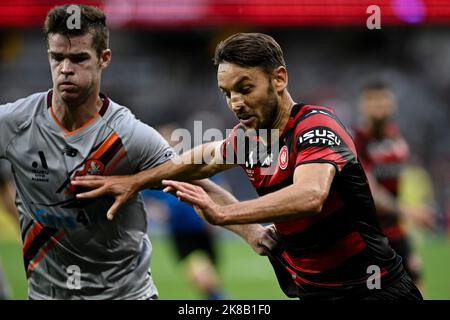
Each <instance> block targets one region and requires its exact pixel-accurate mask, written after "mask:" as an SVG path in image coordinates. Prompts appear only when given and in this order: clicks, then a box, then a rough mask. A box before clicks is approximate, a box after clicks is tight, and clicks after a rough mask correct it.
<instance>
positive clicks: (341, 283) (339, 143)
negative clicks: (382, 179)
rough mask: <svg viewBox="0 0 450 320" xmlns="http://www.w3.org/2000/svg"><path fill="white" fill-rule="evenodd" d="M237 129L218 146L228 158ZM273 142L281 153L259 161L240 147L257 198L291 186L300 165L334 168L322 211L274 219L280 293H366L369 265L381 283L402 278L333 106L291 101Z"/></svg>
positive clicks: (398, 261) (398, 260) (274, 254)
mask: <svg viewBox="0 0 450 320" xmlns="http://www.w3.org/2000/svg"><path fill="white" fill-rule="evenodd" d="M240 128H241V127H240V125H237V126H236V127H235V128H234V129H233V131H232V132H231V134H230V135H229V136H228V138H227V139H226V140H225V142H224V144H223V145H222V153H223V156H224V157H225V158H226V157H227V154H228V155H229V154H230V153H231V152H233V153H234V154H235V155H234V156H235V159H236V158H238V157H239V154H236V151H237V150H238V149H239V146H238V139H237V138H236V137H237V134H236V133H237V132H238V130H239V129H240ZM260 142H261V143H263V142H262V141H260ZM278 147H279V153H278V159H272V157H271V154H273V152H271V150H270V148H268V155H263V156H262V158H259V159H258V158H257V159H253V158H252V155H254V154H256V153H257V152H255V150H252V148H245V162H243V164H242V165H241V167H243V169H244V170H245V171H246V173H247V175H248V177H249V178H250V180H251V182H252V184H253V186H254V187H255V188H256V190H257V192H258V194H259V195H260V196H262V195H265V194H267V193H271V192H275V191H277V190H280V189H282V188H284V187H286V186H288V185H291V184H292V183H293V175H294V171H295V169H296V168H297V166H300V165H303V164H307V163H330V164H332V165H333V166H334V167H335V168H336V175H335V177H334V180H333V182H332V185H331V189H330V192H329V196H328V198H327V200H326V202H325V203H324V205H323V209H322V212H320V213H319V214H317V215H314V216H309V217H304V218H297V219H291V220H287V221H283V222H277V223H275V226H276V228H277V230H278V233H279V235H280V245H279V247H278V248H277V249H276V250H274V251H273V252H272V253H271V255H270V260H271V262H272V265H273V267H274V269H275V272H276V274H277V277H278V280H279V283H280V286H281V288H282V289H283V291H284V292H285V293H286V294H287V295H288V296H298V297H303V298H305V297H336V296H340V295H345V296H347V295H349V294H351V295H353V294H359V292H363V291H364V292H367V291H368V290H369V289H368V286H367V281H368V279H369V278H370V276H371V275H372V274H371V273H370V272H368V270H370V268H371V266H375V268H377V267H378V268H379V271H380V272H379V277H380V281H381V285H382V286H383V285H388V284H390V283H391V282H392V281H394V280H395V279H397V278H398V277H400V275H402V274H403V271H402V270H403V269H402V267H401V258H399V257H398V255H397V254H396V253H395V252H394V251H393V250H392V249H391V247H390V246H389V245H388V241H387V239H386V237H385V236H384V235H383V234H382V233H381V231H380V227H379V225H378V221H377V217H376V211H375V205H374V202H373V198H372V195H371V192H370V188H369V185H368V181H367V178H366V175H365V173H364V170H363V168H362V165H361V164H360V162H359V161H358V158H357V152H356V148H355V145H354V143H353V141H352V138H351V136H350V134H349V133H348V132H347V130H346V128H345V127H344V125H343V124H342V123H341V122H340V121H339V120H338V118H337V117H336V115H335V113H334V111H333V110H332V109H330V108H326V107H322V106H312V105H302V104H296V105H295V106H294V107H293V109H292V112H291V115H290V118H289V120H288V123H287V125H286V128H285V129H284V131H283V132H282V133H281V135H280V136H279V145H278ZM272 151H273V150H272ZM274 158H275V157H274ZM267 159H270V160H271V161H273V162H274V163H276V168H275V169H274V171H273V172H272V173H271V174H264V173H266V172H267V171H264V170H265V169H266V168H265V166H267V163H268V162H270V160H269V161H267ZM368 268H369V269H368Z"/></svg>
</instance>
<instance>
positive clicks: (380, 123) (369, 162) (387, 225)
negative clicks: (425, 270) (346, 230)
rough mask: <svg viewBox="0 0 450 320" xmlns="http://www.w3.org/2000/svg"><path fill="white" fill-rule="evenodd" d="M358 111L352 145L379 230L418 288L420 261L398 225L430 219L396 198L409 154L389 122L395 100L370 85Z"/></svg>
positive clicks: (382, 87)
mask: <svg viewBox="0 0 450 320" xmlns="http://www.w3.org/2000/svg"><path fill="white" fill-rule="evenodd" d="M360 108H361V112H362V115H363V122H362V124H361V126H360V127H359V128H356V129H355V134H354V138H355V145H356V148H357V151H358V156H359V157H360V160H361V162H362V164H363V166H364V168H365V171H366V174H367V176H368V178H369V182H370V186H371V189H372V194H373V197H374V200H375V205H376V207H377V212H378V215H379V221H380V225H381V228H382V230H383V233H384V234H385V235H386V236H387V237H388V238H389V242H390V244H391V246H392V248H393V249H394V250H395V251H396V252H397V253H398V254H399V255H400V256H401V257H402V258H403V265H404V267H405V269H406V271H407V272H408V273H409V275H410V276H411V278H412V279H413V280H414V281H415V282H416V284H417V285H420V281H421V263H420V258H419V256H418V255H417V254H416V253H415V252H414V250H413V248H412V244H411V241H410V239H409V237H408V235H407V232H406V230H405V228H404V226H403V225H402V222H403V220H404V219H406V220H409V219H411V220H413V221H414V222H415V223H418V224H420V225H423V226H426V227H431V226H433V217H432V216H431V215H429V214H428V211H425V210H421V209H419V208H417V207H416V206H412V205H408V206H406V205H405V203H404V202H402V201H401V199H399V187H400V181H401V177H402V173H403V170H404V168H405V165H406V164H407V161H408V158H409V154H410V151H409V147H408V144H407V142H406V140H405V139H404V138H403V136H402V134H401V133H400V130H399V128H398V125H397V124H396V122H395V121H394V119H393V115H394V112H395V110H396V108H397V101H396V97H395V95H394V93H393V91H392V90H391V89H390V88H389V87H388V86H387V85H386V84H385V83H383V82H380V81H375V82H371V83H369V84H367V85H366V86H365V87H364V88H363V90H362V92H361V95H360Z"/></svg>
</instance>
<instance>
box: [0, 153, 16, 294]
mask: <svg viewBox="0 0 450 320" xmlns="http://www.w3.org/2000/svg"><path fill="white" fill-rule="evenodd" d="M7 166H8V163H7V162H6V161H3V160H0V205H1V206H2V207H3V209H5V211H6V213H7V214H8V216H9V217H10V218H11V220H12V221H14V223H15V224H18V222H19V221H18V215H17V209H16V206H15V204H14V195H15V188H14V183H13V181H12V180H11V174H10V170H7ZM10 298H11V290H10V287H9V284H8V282H7V279H6V277H5V274H4V273H3V271H2V266H1V260H0V300H6V299H10Z"/></svg>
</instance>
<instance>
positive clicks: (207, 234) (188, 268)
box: [142, 123, 228, 300]
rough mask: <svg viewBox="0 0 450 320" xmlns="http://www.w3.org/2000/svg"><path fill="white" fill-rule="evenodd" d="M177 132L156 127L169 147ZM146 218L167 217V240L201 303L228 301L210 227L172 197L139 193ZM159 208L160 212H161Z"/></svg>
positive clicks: (216, 179) (154, 192) (169, 126)
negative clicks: (202, 298) (147, 209)
mask: <svg viewBox="0 0 450 320" xmlns="http://www.w3.org/2000/svg"><path fill="white" fill-rule="evenodd" d="M177 128H179V126H177V125H176V124H175V123H169V124H165V125H162V126H158V127H157V128H156V129H157V131H158V132H159V133H160V134H161V135H162V137H163V138H164V139H166V141H168V142H169V144H171V145H172V146H173V144H174V143H175V141H174V140H172V139H171V135H172V132H173V130H175V129H177ZM213 181H214V182H215V183H218V184H220V185H223V183H224V181H223V178H221V177H220V176H216V177H214V178H213ZM142 195H143V197H144V200H145V202H146V204H147V205H148V206H149V212H150V215H152V216H153V215H155V212H154V211H153V210H152V209H153V208H154V209H155V210H158V208H160V211H162V212H161V213H162V214H163V215H167V216H166V217H164V218H166V219H167V225H168V231H169V237H170V239H171V241H172V245H173V247H174V249H175V254H176V256H177V258H178V260H179V261H180V262H181V263H182V266H183V268H184V269H185V272H186V275H187V277H188V279H189V280H190V281H191V283H192V284H193V285H194V286H195V288H196V289H197V290H198V291H199V292H200V293H201V295H202V296H203V297H204V298H205V299H209V300H222V299H226V298H228V296H227V295H226V293H225V290H224V288H223V286H222V283H221V279H220V276H219V271H218V270H217V259H218V256H217V254H218V253H217V245H216V234H215V231H216V230H214V229H213V227H211V225H210V224H208V223H206V222H205V221H204V220H203V219H201V218H200V217H199V216H198V214H197V213H196V212H195V210H194V209H193V208H192V206H190V205H188V204H186V203H183V202H181V201H178V199H177V198H175V197H173V196H172V195H170V194H168V193H165V192H162V191H157V190H144V191H143V192H142ZM161 206H162V208H161Z"/></svg>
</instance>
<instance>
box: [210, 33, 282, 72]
mask: <svg viewBox="0 0 450 320" xmlns="http://www.w3.org/2000/svg"><path fill="white" fill-rule="evenodd" d="M223 62H228V63H234V64H236V65H238V66H241V67H261V68H262V69H263V71H264V72H266V73H267V74H272V72H273V70H274V69H275V68H277V67H279V66H284V67H285V66H286V63H285V62H284V58H283V50H281V47H280V45H279V44H278V43H277V42H276V41H275V40H274V39H273V38H272V37H271V36H268V35H266V34H263V33H237V34H235V35H232V36H231V37H229V38H227V39H226V40H224V41H222V42H220V43H219V44H218V45H217V47H216V52H215V55H214V64H215V65H218V64H220V63H223Z"/></svg>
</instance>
